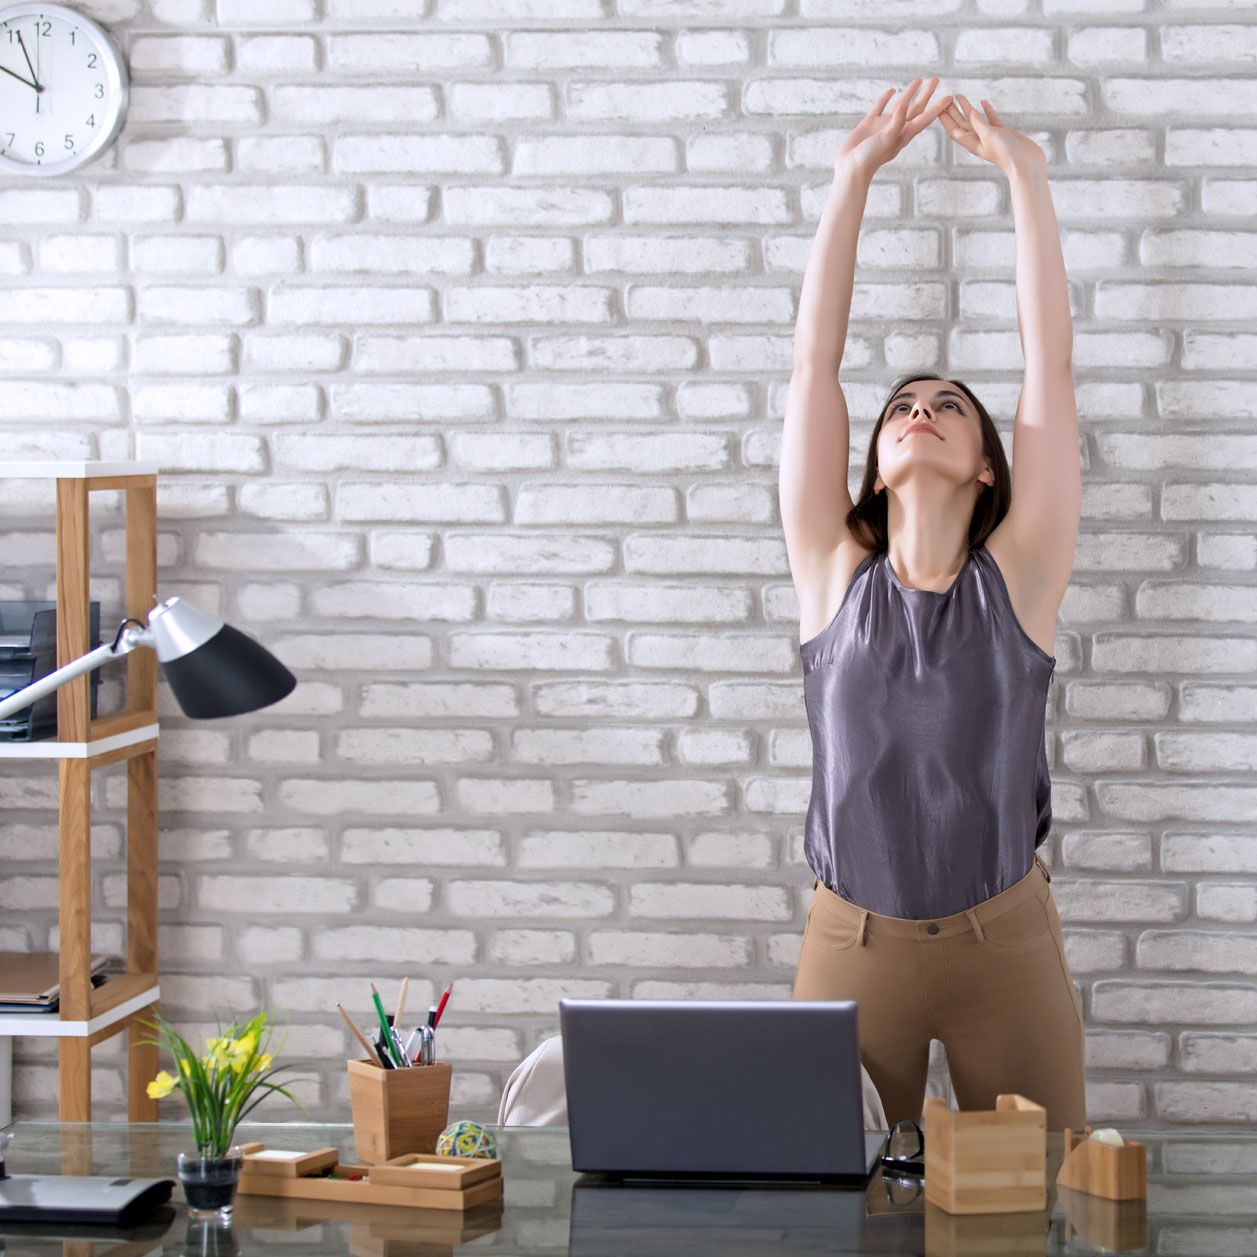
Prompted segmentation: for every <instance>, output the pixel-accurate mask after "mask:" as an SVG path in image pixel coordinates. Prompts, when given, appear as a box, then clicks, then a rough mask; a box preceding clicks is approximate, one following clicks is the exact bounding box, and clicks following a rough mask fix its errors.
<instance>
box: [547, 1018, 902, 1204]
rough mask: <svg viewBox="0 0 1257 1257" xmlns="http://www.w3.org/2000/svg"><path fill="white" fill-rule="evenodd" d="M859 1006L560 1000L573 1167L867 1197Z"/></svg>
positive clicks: (875, 1143) (871, 1138) (874, 1148)
mask: <svg viewBox="0 0 1257 1257" xmlns="http://www.w3.org/2000/svg"><path fill="white" fill-rule="evenodd" d="M856 1007H857V1006H856V1002H855V1001H854V1000H774V1001H767V1000H633V999H606V1000H592V999H561V1000H560V1001H559V1022H560V1028H561V1030H562V1035H563V1072H564V1076H565V1081H566V1084H567V1112H568V1131H569V1136H570V1141H571V1150H572V1169H573V1170H575V1171H577V1172H578V1173H582V1174H601V1175H606V1176H609V1177H615V1178H619V1179H628V1178H648V1179H660V1178H671V1179H684V1180H691V1179H717V1178H718V1179H721V1180H727V1179H733V1180H739V1181H741V1180H747V1181H757V1180H764V1179H773V1180H796V1179H803V1180H809V1181H818V1180H819V1181H823V1182H839V1183H849V1184H851V1185H860V1186H864V1185H866V1184H867V1182H868V1179H869V1176H870V1175H871V1174H872V1173H873V1171H874V1170H876V1169H877V1167H878V1164H879V1159H880V1155H881V1152H882V1148H883V1145H884V1142H885V1133H884V1132H881V1131H867V1132H866V1131H865V1129H864V1097H863V1088H862V1082H861V1075H860V1053H859V1039H858V1035H857V1029H856V1027H857V1023H856V1015H857V1012H856Z"/></svg>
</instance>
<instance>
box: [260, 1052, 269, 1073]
mask: <svg viewBox="0 0 1257 1257" xmlns="http://www.w3.org/2000/svg"><path fill="white" fill-rule="evenodd" d="M270 1067H271V1054H270V1053H269V1052H267V1053H265V1054H264V1055H262V1056H259V1057H258V1073H261V1072H262V1070H264V1069H270Z"/></svg>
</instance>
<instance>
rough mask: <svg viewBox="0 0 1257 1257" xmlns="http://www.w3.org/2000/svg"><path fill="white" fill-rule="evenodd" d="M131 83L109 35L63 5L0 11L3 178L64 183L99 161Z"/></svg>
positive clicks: (116, 127)
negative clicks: (50, 178)
mask: <svg viewBox="0 0 1257 1257" xmlns="http://www.w3.org/2000/svg"><path fill="white" fill-rule="evenodd" d="M129 94H130V80H129V76H128V74H127V68H126V64H125V63H124V62H123V60H122V55H121V54H120V53H119V51H118V49H117V48H116V47H115V46H114V43H113V40H112V39H110V37H109V35H108V34H107V33H106V31H105V30H104V28H103V27H101V26H99V25H97V23H95V22H94V21H92V19H91V18H89V17H85V16H84V15H83V14H82V13H77V12H75V10H74V9H71V8H67V7H66V6H65V5H62V4H38V3H35V4H11V5H4V4H2V3H0V175H9V174H12V175H34V176H51V175H63V174H67V173H68V172H69V171H72V170H77V169H79V167H80V166H85V165H87V164H88V163H89V162H92V161H95V160H96V158H98V157H99V156H100V155H101V153H103V152H104V150H105V149H106V148H107V147H108V146H109V145H110V144H111V143H113V140H114V137H115V136H116V135H117V134H118V132H119V131H120V130H121V129H122V123H123V120H124V119H125V117H126V112H127V97H128V95H129Z"/></svg>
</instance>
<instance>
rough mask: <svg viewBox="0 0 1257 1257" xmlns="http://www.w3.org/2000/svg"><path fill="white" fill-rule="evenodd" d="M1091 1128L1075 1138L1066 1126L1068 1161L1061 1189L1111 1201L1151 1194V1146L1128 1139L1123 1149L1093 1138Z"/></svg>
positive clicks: (1059, 1179)
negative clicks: (1149, 1172)
mask: <svg viewBox="0 0 1257 1257" xmlns="http://www.w3.org/2000/svg"><path fill="white" fill-rule="evenodd" d="M1090 1136H1091V1127H1090V1126H1089V1125H1088V1126H1084V1127H1083V1128H1082V1134H1081V1135H1076V1134H1074V1132H1073V1131H1072V1130H1070V1129H1069V1127H1068V1126H1067V1127H1065V1145H1064V1146H1065V1160H1064V1162H1063V1163H1062V1165H1061V1168H1060V1170H1058V1171H1057V1175H1056V1183H1057V1186H1058V1187H1073V1188H1075V1189H1076V1190H1078V1191H1080V1192H1086V1193H1087V1194H1088V1195H1090V1196H1104V1197H1105V1198H1106V1199H1108V1200H1143V1199H1146V1198H1147V1195H1148V1145H1147V1144H1142V1143H1140V1142H1139V1141H1138V1140H1137V1139H1128V1140H1126V1142H1125V1144H1123V1145H1122V1147H1120V1148H1119V1147H1117V1146H1116V1145H1115V1144H1105V1143H1100V1142H1099V1141H1097V1140H1095V1139H1092V1138H1091V1137H1090Z"/></svg>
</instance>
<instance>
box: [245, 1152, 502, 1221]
mask: <svg viewBox="0 0 1257 1257" xmlns="http://www.w3.org/2000/svg"><path fill="white" fill-rule="evenodd" d="M245 1149H246V1152H245V1159H244V1166H243V1168H242V1170H241V1173H240V1185H239V1188H238V1190H239V1191H240V1192H241V1194H243V1195H246V1196H247V1195H254V1196H287V1197H290V1198H293V1199H300V1200H322V1201H336V1202H340V1203H345V1204H351V1203H361V1204H371V1205H406V1206H409V1207H412V1208H416V1209H452V1210H460V1211H465V1210H467V1209H474V1208H475V1207H476V1206H477V1205H481V1204H484V1203H486V1202H487V1201H490V1200H496V1199H499V1198H500V1197H501V1195H502V1162H501V1160H500V1159H499V1158H496V1157H495V1158H492V1159H490V1158H485V1157H476V1158H471V1157H440V1156H436V1155H426V1154H422V1153H409V1154H407V1155H405V1156H403V1157H397V1158H395V1160H394V1161H393V1163H391V1164H389V1165H354V1164H351V1163H345V1164H339V1163H338V1161H339V1155H340V1154H339V1153H337V1152H336V1150H335V1149H319V1150H318V1151H317V1152H314V1153H309V1154H302V1156H299V1157H296V1158H291V1159H290V1158H282V1159H280V1158H275V1157H274V1156H272V1157H270V1158H267V1157H265V1156H259V1154H262V1153H264V1152H265V1151H266V1148H265V1145H262V1144H247V1145H245ZM329 1152H331V1153H334V1154H335V1157H334V1159H333V1160H332V1161H330V1162H328V1160H327V1153H329ZM304 1160H311V1164H319V1168H318V1169H310V1170H307V1171H305V1172H296V1173H292V1174H289V1173H286V1172H284V1173H279V1172H276V1169H275V1168H274V1167H275V1166H276V1165H280V1166H284V1167H285V1168H286V1167H287V1166H289V1165H300V1164H302V1162H303V1161H304ZM320 1163H321V1164H320ZM440 1167H448V1168H440ZM381 1176H382V1177H381Z"/></svg>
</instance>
